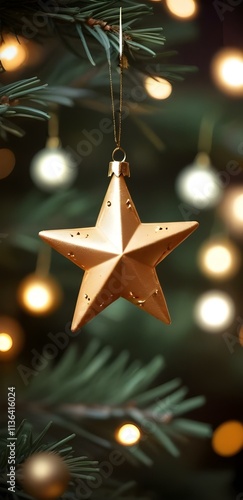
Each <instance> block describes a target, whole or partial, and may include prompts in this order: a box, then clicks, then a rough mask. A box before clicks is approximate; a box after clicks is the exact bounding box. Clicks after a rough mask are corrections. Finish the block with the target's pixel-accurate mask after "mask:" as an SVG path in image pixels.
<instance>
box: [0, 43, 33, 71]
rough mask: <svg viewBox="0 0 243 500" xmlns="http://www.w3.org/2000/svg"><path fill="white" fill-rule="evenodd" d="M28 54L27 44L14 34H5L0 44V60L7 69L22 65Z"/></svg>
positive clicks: (11, 69) (12, 69)
mask: <svg viewBox="0 0 243 500" xmlns="http://www.w3.org/2000/svg"><path fill="white" fill-rule="evenodd" d="M26 56H27V51H26V46H25V45H24V44H23V42H22V41H21V43H20V42H19V41H18V40H17V38H16V37H14V36H8V35H7V36H5V37H4V41H3V43H2V44H1V45H0V60H1V62H2V64H3V67H4V69H5V70H6V71H14V70H16V69H18V68H19V66H21V64H22V63H23V62H24V61H25V59H26Z"/></svg>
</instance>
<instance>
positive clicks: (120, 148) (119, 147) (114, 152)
mask: <svg viewBox="0 0 243 500" xmlns="http://www.w3.org/2000/svg"><path fill="white" fill-rule="evenodd" d="M117 151H121V152H122V153H123V158H122V160H116V159H115V154H116V152H117ZM111 157H112V161H119V162H124V161H125V159H126V157H127V155H126V152H125V150H124V149H123V148H122V147H121V146H117V148H115V149H114V151H113V152H112V155H111Z"/></svg>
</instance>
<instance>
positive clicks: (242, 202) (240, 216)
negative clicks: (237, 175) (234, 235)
mask: <svg viewBox="0 0 243 500" xmlns="http://www.w3.org/2000/svg"><path fill="white" fill-rule="evenodd" d="M232 209H233V214H234V216H235V218H236V219H237V220H239V221H240V222H243V194H240V195H239V196H236V198H235V200H234V201H233V206H232Z"/></svg>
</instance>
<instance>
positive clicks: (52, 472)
mask: <svg viewBox="0 0 243 500" xmlns="http://www.w3.org/2000/svg"><path fill="white" fill-rule="evenodd" d="M18 480H19V482H20V483H21V485H22V487H23V489H24V491H25V492H26V493H28V494H29V495H31V496H33V497H34V498H37V499H38V500H55V499H57V498H60V496H61V495H62V494H63V493H64V492H65V490H66V489H67V487H68V483H69V481H70V472H69V468H68V465H67V464H66V463H65V461H64V460H63V459H62V458H61V457H60V456H59V455H58V454H57V453H48V452H41V453H36V454H32V455H30V456H29V457H28V458H27V460H25V461H24V462H23V463H22V464H21V465H20V467H19V470H18Z"/></svg>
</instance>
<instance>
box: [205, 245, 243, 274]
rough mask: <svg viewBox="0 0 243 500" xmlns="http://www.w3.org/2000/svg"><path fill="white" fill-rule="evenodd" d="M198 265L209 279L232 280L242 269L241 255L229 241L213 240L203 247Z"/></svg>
mask: <svg viewBox="0 0 243 500" xmlns="http://www.w3.org/2000/svg"><path fill="white" fill-rule="evenodd" d="M198 264H199V267H200V269H201V271H202V273H203V274H205V275H206V276H208V277H209V278H213V279H219V280H221V279H227V278H231V277H233V276H235V274H236V273H237V272H238V270H239V268H240V265H241V253H240V250H239V249H238V248H237V246H236V245H234V244H233V243H232V242H231V241H229V240H228V239H225V238H212V239H210V240H209V241H206V242H205V243H203V245H202V246H201V248H200V250H199V254H198Z"/></svg>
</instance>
